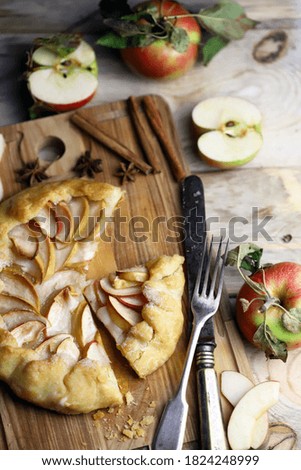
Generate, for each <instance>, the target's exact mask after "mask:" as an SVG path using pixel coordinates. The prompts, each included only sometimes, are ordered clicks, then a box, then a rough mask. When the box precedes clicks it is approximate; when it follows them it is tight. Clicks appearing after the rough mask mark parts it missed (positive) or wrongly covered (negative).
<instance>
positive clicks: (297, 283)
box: [227, 243, 301, 362]
mask: <svg viewBox="0 0 301 470" xmlns="http://www.w3.org/2000/svg"><path fill="white" fill-rule="evenodd" d="M261 256H262V249H260V248H259V247H257V246H256V245H254V244H248V243H246V244H242V245H240V246H239V247H237V248H235V249H234V250H231V251H230V252H229V254H228V258H227V264H228V265H232V266H236V267H237V269H238V271H239V272H240V274H241V275H242V277H243V279H244V281H245V282H244V284H243V286H242V287H241V289H240V291H239V293H238V296H237V304H236V319H237V323H238V326H239V329H240V331H241V332H242V334H243V335H244V337H245V338H246V339H247V340H248V341H249V342H250V343H252V344H253V345H254V346H256V347H258V348H260V349H262V350H263V351H265V353H266V356H267V357H270V358H278V359H282V360H283V361H284V362H285V361H286V359H287V351H288V350H290V349H295V348H298V347H300V346H301V265H299V264H297V263H292V262H282V263H276V264H273V265H263V266H260V259H261ZM245 271H249V272H251V274H250V275H249V276H248V275H246V273H245Z"/></svg>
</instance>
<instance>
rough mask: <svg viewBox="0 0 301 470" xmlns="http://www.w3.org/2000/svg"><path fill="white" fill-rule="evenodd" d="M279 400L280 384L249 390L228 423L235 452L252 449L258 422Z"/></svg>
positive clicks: (230, 439)
mask: <svg viewBox="0 0 301 470" xmlns="http://www.w3.org/2000/svg"><path fill="white" fill-rule="evenodd" d="M278 398H279V382H273V381H269V382H262V383H260V384H258V385H255V386H254V387H253V388H251V390H249V391H248V392H247V393H246V394H245V395H244V396H243V397H242V399H241V400H240V401H239V402H238V404H237V405H236V407H235V408H234V410H233V412H232V414H231V416H230V420H229V423H228V441H229V445H230V447H231V449H233V450H247V449H250V448H251V445H252V438H253V434H254V430H255V427H256V421H257V420H258V418H260V417H261V416H262V415H263V414H264V413H265V412H266V411H267V410H268V409H269V408H271V407H272V406H273V405H274V404H275V403H277V401H278Z"/></svg>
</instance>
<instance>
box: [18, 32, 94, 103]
mask: <svg viewBox="0 0 301 470" xmlns="http://www.w3.org/2000/svg"><path fill="white" fill-rule="evenodd" d="M38 41H39V43H40V44H41V47H38V48H37V49H36V50H35V51H34V52H33V54H32V57H31V61H30V62H31V64H30V66H29V72H28V79H27V83H28V88H29V91H30V93H31V95H32V97H33V99H34V100H35V101H37V102H38V103H41V104H42V105H44V106H46V107H48V108H51V109H53V110H54V111H56V112H61V111H70V110H72V109H76V108H79V107H81V106H84V105H85V104H86V103H88V102H89V101H90V100H91V99H92V98H93V96H94V94H95V93H96V90H97V85H98V79H97V76H98V71H97V62H96V56H95V52H94V50H93V49H92V47H91V46H89V44H87V43H86V42H85V41H83V40H81V39H80V37H79V35H58V36H54V37H52V38H48V39H39V40H38Z"/></svg>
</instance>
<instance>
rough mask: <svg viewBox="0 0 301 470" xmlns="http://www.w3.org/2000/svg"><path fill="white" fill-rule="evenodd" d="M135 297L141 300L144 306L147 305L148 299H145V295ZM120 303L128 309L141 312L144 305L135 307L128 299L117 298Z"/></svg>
mask: <svg viewBox="0 0 301 470" xmlns="http://www.w3.org/2000/svg"><path fill="white" fill-rule="evenodd" d="M133 297H137V298H138V299H139V300H141V301H142V302H143V304H146V298H145V297H144V295H143V294H138V295H137V296H133ZM116 298H117V299H118V300H119V302H121V303H122V304H123V305H125V306H126V307H129V308H132V309H134V310H138V311H140V310H141V309H142V307H143V305H133V304H132V303H131V302H128V301H127V300H126V297H125V298H123V297H116Z"/></svg>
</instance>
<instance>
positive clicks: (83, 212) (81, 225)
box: [68, 197, 90, 240]
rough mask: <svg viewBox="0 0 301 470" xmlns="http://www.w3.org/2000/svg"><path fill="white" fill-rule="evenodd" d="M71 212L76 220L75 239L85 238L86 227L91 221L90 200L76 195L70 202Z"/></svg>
mask: <svg viewBox="0 0 301 470" xmlns="http://www.w3.org/2000/svg"><path fill="white" fill-rule="evenodd" d="M68 206H69V209H70V212H71V214H72V217H73V221H74V235H73V238H74V240H79V239H81V238H83V237H82V236H81V234H82V233H85V231H86V227H87V225H88V223H89V210H90V206H89V201H88V200H87V198H85V197H74V198H72V199H71V201H70V202H69V203H68Z"/></svg>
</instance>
